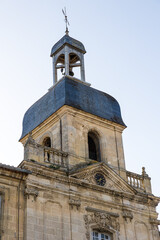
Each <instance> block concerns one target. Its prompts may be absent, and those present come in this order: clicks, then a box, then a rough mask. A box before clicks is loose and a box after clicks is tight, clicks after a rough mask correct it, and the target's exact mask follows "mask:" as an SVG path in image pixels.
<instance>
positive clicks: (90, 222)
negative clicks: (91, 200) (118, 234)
mask: <svg viewBox="0 0 160 240" xmlns="http://www.w3.org/2000/svg"><path fill="white" fill-rule="evenodd" d="M84 221H85V226H86V230H87V231H86V238H87V239H88V240H89V239H90V228H92V226H94V225H95V226H96V229H97V230H99V231H110V230H112V231H120V224H119V222H118V220H117V218H116V217H113V216H111V215H109V214H108V213H105V212H104V213H103V212H97V211H96V212H94V213H89V214H87V215H85V216H84ZM95 226H94V227H95Z"/></svg>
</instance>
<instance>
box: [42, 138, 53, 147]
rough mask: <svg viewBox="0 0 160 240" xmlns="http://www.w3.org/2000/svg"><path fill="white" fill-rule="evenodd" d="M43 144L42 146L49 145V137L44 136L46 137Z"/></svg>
mask: <svg viewBox="0 0 160 240" xmlns="http://www.w3.org/2000/svg"><path fill="white" fill-rule="evenodd" d="M43 146H44V147H51V139H50V137H46V138H45V139H44V140H43Z"/></svg>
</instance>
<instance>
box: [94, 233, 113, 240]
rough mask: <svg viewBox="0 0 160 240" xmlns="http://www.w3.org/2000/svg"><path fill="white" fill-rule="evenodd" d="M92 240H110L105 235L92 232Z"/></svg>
mask: <svg viewBox="0 0 160 240" xmlns="http://www.w3.org/2000/svg"><path fill="white" fill-rule="evenodd" d="M92 240H111V238H110V236H109V235H108V234H106V233H99V232H92Z"/></svg>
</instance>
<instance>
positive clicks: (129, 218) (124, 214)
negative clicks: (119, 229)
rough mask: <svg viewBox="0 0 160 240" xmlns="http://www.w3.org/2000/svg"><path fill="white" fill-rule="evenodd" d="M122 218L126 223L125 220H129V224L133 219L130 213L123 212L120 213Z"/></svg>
mask: <svg viewBox="0 0 160 240" xmlns="http://www.w3.org/2000/svg"><path fill="white" fill-rule="evenodd" d="M122 217H123V218H124V219H125V221H126V222H127V220H130V222H131V221H132V219H133V213H132V212H131V211H128V210H124V211H123V212H122Z"/></svg>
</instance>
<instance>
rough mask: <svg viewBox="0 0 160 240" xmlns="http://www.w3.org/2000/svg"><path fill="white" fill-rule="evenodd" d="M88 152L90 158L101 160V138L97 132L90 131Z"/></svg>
mask: <svg viewBox="0 0 160 240" xmlns="http://www.w3.org/2000/svg"><path fill="white" fill-rule="evenodd" d="M88 152H89V159H92V160H96V161H99V162H100V147H99V139H98V137H97V136H96V134H95V133H93V132H89V133H88Z"/></svg>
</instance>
